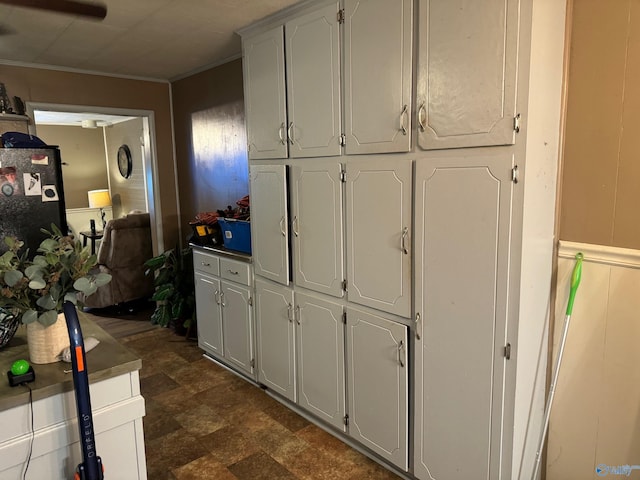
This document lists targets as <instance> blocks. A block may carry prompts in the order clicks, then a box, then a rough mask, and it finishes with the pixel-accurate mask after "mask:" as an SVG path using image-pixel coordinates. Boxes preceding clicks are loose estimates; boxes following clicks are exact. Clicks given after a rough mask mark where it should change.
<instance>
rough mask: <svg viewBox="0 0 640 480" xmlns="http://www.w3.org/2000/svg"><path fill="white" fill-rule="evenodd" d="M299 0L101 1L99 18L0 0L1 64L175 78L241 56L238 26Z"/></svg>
mask: <svg viewBox="0 0 640 480" xmlns="http://www.w3.org/2000/svg"><path fill="white" fill-rule="evenodd" d="M297 1H298V0H102V1H101V3H103V4H105V5H106V6H107V16H106V18H105V19H104V20H102V21H94V20H88V19H86V18H80V17H75V16H70V15H64V14H60V13H53V12H47V11H43V10H34V9H29V8H23V7H10V6H7V5H0V62H2V61H3V60H4V61H9V62H10V63H11V62H19V63H27V64H38V65H48V66H57V67H64V68H73V69H80V70H86V71H92V72H101V73H108V74H115V75H127V76H135V77H143V78H153V79H164V80H172V79H176V78H179V77H182V76H186V75H188V74H190V73H192V72H196V71H199V70H202V69H204V68H206V67H208V66H213V65H217V64H220V63H223V62H224V61H226V60H229V59H232V58H234V57H238V56H239V55H240V53H241V50H240V37H239V36H238V35H237V34H235V33H234V32H235V31H236V30H238V29H240V28H242V27H245V26H247V25H250V24H251V23H253V22H255V21H257V20H260V19H262V18H264V17H266V16H268V15H270V14H272V13H275V12H277V11H278V10H281V9H282V8H284V7H287V6H289V5H292V4H294V3H297ZM5 63H7V62H5Z"/></svg>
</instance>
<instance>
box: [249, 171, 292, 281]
mask: <svg viewBox="0 0 640 480" xmlns="http://www.w3.org/2000/svg"><path fill="white" fill-rule="evenodd" d="M286 168H287V167H286V166H284V165H252V166H251V168H250V188H251V204H252V205H251V244H252V248H251V251H252V253H253V263H254V272H255V274H256V275H260V276H262V277H265V278H268V279H270V280H273V281H275V282H278V283H281V284H283V285H289V229H288V225H289V215H288V211H287V170H286Z"/></svg>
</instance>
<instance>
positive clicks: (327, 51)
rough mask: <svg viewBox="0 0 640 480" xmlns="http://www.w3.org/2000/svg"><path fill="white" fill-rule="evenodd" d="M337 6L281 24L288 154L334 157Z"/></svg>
mask: <svg viewBox="0 0 640 480" xmlns="http://www.w3.org/2000/svg"><path fill="white" fill-rule="evenodd" d="M337 12H338V4H337V3H332V4H330V5H327V6H326V7H323V8H321V9H319V10H316V11H313V12H311V13H308V14H306V15H302V16H300V17H297V18H295V19H293V20H291V21H289V22H287V24H286V25H285V35H286V52H287V104H288V112H289V125H288V126H287V127H288V134H289V143H290V144H289V155H290V156H291V157H317V156H326V155H340V153H341V148H342V147H341V146H340V135H341V133H342V129H341V123H340V121H341V120H340V119H341V111H340V50H339V48H340V29H339V24H338V21H337Z"/></svg>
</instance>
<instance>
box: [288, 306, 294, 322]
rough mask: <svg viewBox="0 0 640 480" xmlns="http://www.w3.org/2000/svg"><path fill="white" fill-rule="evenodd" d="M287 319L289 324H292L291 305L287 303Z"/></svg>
mask: <svg viewBox="0 0 640 480" xmlns="http://www.w3.org/2000/svg"><path fill="white" fill-rule="evenodd" d="M287 318H288V319H289V323H293V305H291V304H290V303H287Z"/></svg>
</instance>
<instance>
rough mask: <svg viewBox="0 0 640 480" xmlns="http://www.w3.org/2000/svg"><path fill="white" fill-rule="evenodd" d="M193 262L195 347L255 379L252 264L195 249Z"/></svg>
mask: <svg viewBox="0 0 640 480" xmlns="http://www.w3.org/2000/svg"><path fill="white" fill-rule="evenodd" d="M193 262H194V275H195V282H196V313H197V316H198V346H199V347H200V348H202V349H203V350H204V351H205V352H207V353H208V354H210V355H211V356H213V357H215V358H216V359H218V360H220V361H222V362H223V363H225V364H227V365H228V366H230V367H232V368H234V369H235V370H237V371H239V372H241V373H243V374H245V375H247V376H249V377H251V378H255V370H254V363H255V354H254V345H253V306H252V305H253V295H252V293H251V285H252V276H253V275H252V270H251V265H250V264H248V263H246V262H243V261H236V260H231V259H229V258H225V257H219V256H217V255H213V254H211V253H208V252H207V253H205V252H202V251H197V250H196V251H194V253H193ZM213 275H216V276H213Z"/></svg>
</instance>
